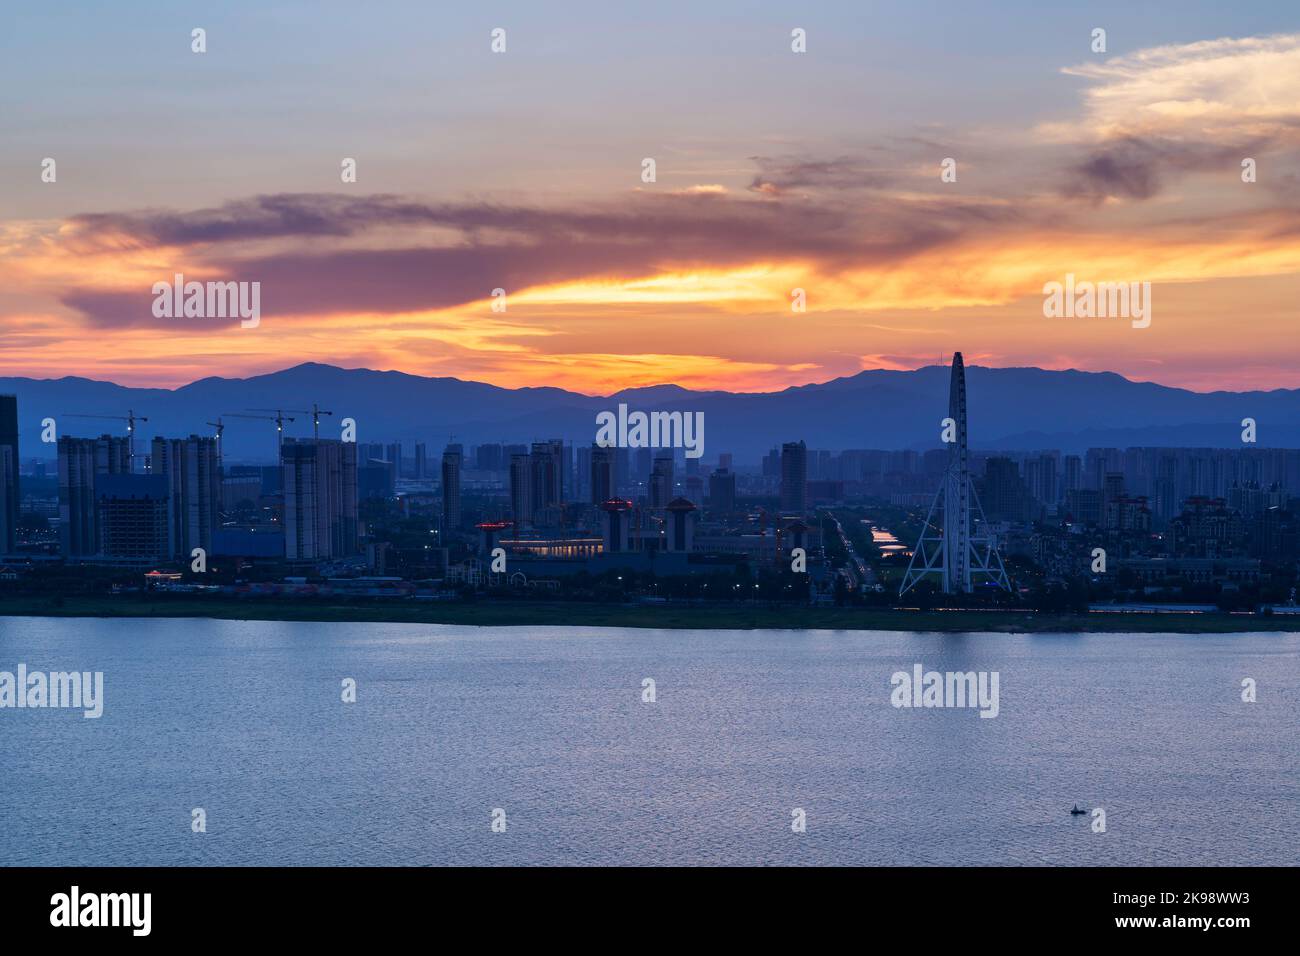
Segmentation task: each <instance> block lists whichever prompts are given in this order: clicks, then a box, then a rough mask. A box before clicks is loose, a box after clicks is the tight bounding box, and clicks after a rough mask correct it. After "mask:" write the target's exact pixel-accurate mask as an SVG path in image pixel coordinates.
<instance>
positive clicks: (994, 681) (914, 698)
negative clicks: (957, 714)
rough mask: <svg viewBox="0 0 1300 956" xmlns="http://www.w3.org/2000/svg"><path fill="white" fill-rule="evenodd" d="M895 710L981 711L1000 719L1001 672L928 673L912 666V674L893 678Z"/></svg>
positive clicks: (896, 673)
mask: <svg viewBox="0 0 1300 956" xmlns="http://www.w3.org/2000/svg"><path fill="white" fill-rule="evenodd" d="M889 683H890V684H892V685H893V687H894V690H893V692H892V693H891V694H890V695H889V702H890V703H891V704H893V705H894V706H895V707H972V708H974V707H978V708H979V712H980V716H981V717H996V716H997V715H998V672H997V671H979V672H978V673H976V672H975V671H966V672H964V673H963V672H961V671H947V672H945V673H942V674H941V673H939V672H938V671H927V670H925V668H924V667H922V666H921V665H920V664H913V665H912V673H910V674H909V673H907V671H895V672H894V674H893V676H892V677H890V678H889Z"/></svg>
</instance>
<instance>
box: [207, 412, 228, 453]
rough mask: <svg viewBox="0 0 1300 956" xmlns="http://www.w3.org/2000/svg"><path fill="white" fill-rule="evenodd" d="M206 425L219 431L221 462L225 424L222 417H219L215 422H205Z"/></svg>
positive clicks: (218, 449) (218, 441)
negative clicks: (222, 436)
mask: <svg viewBox="0 0 1300 956" xmlns="http://www.w3.org/2000/svg"><path fill="white" fill-rule="evenodd" d="M204 424H205V425H211V426H212V427H213V428H215V429H216V430H217V460H218V461H220V460H221V433H222V432H223V431H225V430H226V426H225V423H223V422H222V421H221V416H220V415H218V416H217V420H216V421H215V422H204Z"/></svg>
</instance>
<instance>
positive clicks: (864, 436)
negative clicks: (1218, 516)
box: [0, 363, 1300, 464]
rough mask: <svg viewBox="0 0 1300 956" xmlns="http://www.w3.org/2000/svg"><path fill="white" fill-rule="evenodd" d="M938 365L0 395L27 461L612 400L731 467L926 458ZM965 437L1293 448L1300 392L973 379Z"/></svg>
mask: <svg viewBox="0 0 1300 956" xmlns="http://www.w3.org/2000/svg"><path fill="white" fill-rule="evenodd" d="M948 380H949V369H948V367H947V366H938V365H934V366H927V367H924V368H919V369H916V370H913V371H892V370H882V369H873V370H868V371H863V372H859V373H857V374H856V375H851V376H846V377H843V378H837V379H834V380H832V381H828V382H822V383H818V384H812V385H801V386H796V387H791V388H786V389H784V390H782V391H778V392H762V393H756V392H725V391H692V390H690V389H685V388H682V387H680V386H677V385H655V386H651V387H648V388H632V389H624V390H622V391H618V392H614V393H613V394H610V395H608V396H590V395H582V394H579V393H577V392H571V391H566V390H564V389H561V388H518V389H510V388H501V387H498V386H495V385H488V384H485V383H482V382H472V381H463V380H461V379H456V378H428V377H424V376H419V375H410V374H407V373H404V372H394V371H375V370H372V369H344V368H338V367H335V366H332V365H322V364H317V363H305V364H302V365H296V366H293V367H292V368H286V369H282V370H280V371H278V372H271V373H269V374H265V375H255V376H252V377H250V378H217V377H212V378H204V379H200V380H198V381H196V382H192V383H190V384H189V385H184V386H181V387H179V388H175V389H160V388H130V387H126V386H122V385H116V384H113V383H112V382H101V381H94V380H91V379H86V378H77V377H65V378H58V379H37V378H25V377H15V378H0V393H4V394H15V395H17V396H18V407H19V417H20V422H19V436H20V454H21V456H22V457H23V458H24V459H26V458H31V457H53V454H54V448H53V446H52V445H49V444H42V443H41V441H40V436H41V421H42V419H45V418H53V419H54V420H55V422H56V423H57V429H58V434H60V435H64V434H67V435H83V436H84V435H98V434H101V433H103V432H111V433H114V434H124V433H125V430H126V424H125V422H118V421H112V420H108V419H103V420H96V419H94V418H90V417H72V416H73V414H74V413H79V414H81V415H105V416H108V415H122V416H124V415H126V413H127V410H128V409H130V410H133V411H134V412H135V413H136V414H137V415H142V416H146V417H147V418H148V422H147V423H142V424H140V425H139V426H138V428H137V440H138V441H140V442H141V444H140V445H138V446H137V451H138V453H141V454H142V453H143V450H142V449H143V443H145V442H147V441H148V439H150V438H152V437H153V436H154V435H167V436H173V437H174V436H184V435H188V434H191V433H197V434H205V435H210V434H213V433H214V429H213V427H212V426H211V425H209V424H207V423H209V422H215V421H216V420H217V416H218V415H223V416H226V417H224V423H225V432H224V438H223V443H224V446H225V447H224V454H225V457H226V459H227V461H235V462H237V461H241V460H246V461H256V460H267V461H269V460H271V459H272V458H273V457H274V452H275V426H274V424H273V423H272V422H270V421H258V420H253V419H241V418H232V417H229V415H230V414H231V413H236V412H239V413H248V414H267V413H265V412H260V413H259V412H248V411H247V410H249V409H257V408H271V409H275V408H282V409H305V408H310V406H311V404H312V402H318V403H320V406H321V407H322V408H326V409H329V410H331V411H333V413H334V414H333V416H332V417H325V418H322V425H321V434H322V436H327V437H338V435H339V422H340V420H341V419H342V418H343V417H350V418H353V419H355V420H356V423H357V433H356V438H357V440H358V441H361V442H393V441H402V442H404V443H406V454H408V455H410V454H411V453H412V450H411V445H412V444H413V443H414V442H416V441H423V442H425V443H427V445H428V449H429V455H430V457H431V458H433V457H434V456H435V455H437V454H439V453H440V452H441V450H442V447H443V445H444V444H445V443H446V442H447V441H448V440H454V441H457V442H461V443H463V444H464V445H466V446H467V447H468V446H470V445H475V444H479V443H483V442H495V441H500V442H507V443H520V442H530V441H533V440H540V439H545V438H563V439H566V440H569V441H572V442H574V443H578V444H582V443H590V442H591V441H592V440H593V439H594V437H595V432H596V425H595V416H596V413H597V412H600V411H604V410H609V411H616V410H617V407H618V404H619V403H620V402H625V403H627V404H628V406H629V408H630V409H633V410H635V409H640V410H643V411H659V410H662V411H675V410H680V411H684V412H685V411H690V412H703V413H704V420H705V432H704V439H705V445H704V461H705V462H706V463H708V462H712V461H715V460H716V458H717V455H718V453H719V452H731V453H733V454H734V455H735V458H736V461H737V463H739V464H743V463H756V462H757V460H758V458H759V457H760V456H761V455H762V454H763V453H765V452H766V451H768V450H770V449H771V448H773V447H774V446H778V445H780V444H781V443H782V442H785V441H796V440H799V439H803V440H804V441H806V442H807V443H808V447H809V448H814V449H832V450H841V449H846V448H883V449H896V448H915V449H918V450H920V449H926V448H933V447H938V446H939V444H940V440H939V430H940V420H941V419H942V418H943V417H944V416H945V415H947V413H948ZM966 380H967V393H968V408H969V415H970V441H971V445H972V447H974V448H977V449H980V448H983V449H990V450H994V449H1000V450H1016V449H1023V450H1032V449H1040V448H1059V449H1061V450H1062V451H1065V452H1070V453H1081V452H1083V451H1084V450H1086V449H1087V448H1090V447H1120V448H1122V447H1126V446H1135V445H1147V446H1171V445H1175V446H1179V445H1180V446H1195V447H1241V432H1242V425H1241V422H1242V419H1244V418H1253V419H1255V421H1256V423H1257V435H1258V445H1259V447H1275V448H1276V447H1300V389H1275V390H1273V391H1267V392H1264V391H1249V392H1223V391H1219V392H1192V391H1188V390H1186V389H1181V388H1170V387H1167V386H1163V385H1157V384H1154V383H1151V382H1134V381H1131V380H1129V379H1126V378H1124V377H1123V376H1120V375H1117V374H1114V373H1112V372H1080V371H1076V370H1073V369H1070V370H1064V371H1055V370H1048V369H1040V368H986V367H982V366H968V367H967V369H966ZM286 414H294V415H295V419H296V420H295V421H294V422H293V423H292V424H289V425H286V428H285V433H286V434H287V435H299V436H306V435H310V434H311V421H310V419H311V415H310V413H306V414H304V413H301V412H299V413H293V412H286Z"/></svg>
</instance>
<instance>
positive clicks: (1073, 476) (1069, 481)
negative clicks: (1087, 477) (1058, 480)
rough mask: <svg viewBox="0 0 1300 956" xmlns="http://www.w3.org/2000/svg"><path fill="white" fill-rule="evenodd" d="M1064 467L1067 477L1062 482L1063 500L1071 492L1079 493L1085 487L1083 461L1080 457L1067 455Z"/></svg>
mask: <svg viewBox="0 0 1300 956" xmlns="http://www.w3.org/2000/svg"><path fill="white" fill-rule="evenodd" d="M1063 467H1064V471H1065V475H1064V479H1063V481H1062V484H1063V487H1062V488H1061V497H1062V498H1064V497H1065V496H1066V494H1068V493H1069V492H1071V491H1078V490H1079V489H1080V488H1082V487H1083V459H1082V458H1080V457H1079V456H1078V455H1066V456H1065V459H1064V462H1063Z"/></svg>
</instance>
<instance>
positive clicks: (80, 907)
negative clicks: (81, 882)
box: [50, 886, 153, 936]
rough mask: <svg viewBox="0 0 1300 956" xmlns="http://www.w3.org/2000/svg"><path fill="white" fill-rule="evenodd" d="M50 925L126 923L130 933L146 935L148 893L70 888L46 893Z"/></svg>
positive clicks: (149, 911) (150, 917)
mask: <svg viewBox="0 0 1300 956" xmlns="http://www.w3.org/2000/svg"><path fill="white" fill-rule="evenodd" d="M50 906H51V907H52V909H51V910H50V925H51V926H129V927H130V928H131V935H132V936H148V935H149V931H150V930H151V929H152V928H153V894H152V893H86V894H84V895H83V894H82V892H81V888H80V887H77V886H74V887H73V888H72V890H71V892H68V893H55V894H54V895H53V896H51V897H50Z"/></svg>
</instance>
